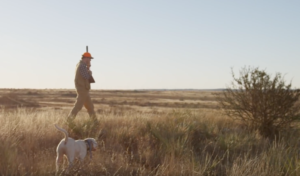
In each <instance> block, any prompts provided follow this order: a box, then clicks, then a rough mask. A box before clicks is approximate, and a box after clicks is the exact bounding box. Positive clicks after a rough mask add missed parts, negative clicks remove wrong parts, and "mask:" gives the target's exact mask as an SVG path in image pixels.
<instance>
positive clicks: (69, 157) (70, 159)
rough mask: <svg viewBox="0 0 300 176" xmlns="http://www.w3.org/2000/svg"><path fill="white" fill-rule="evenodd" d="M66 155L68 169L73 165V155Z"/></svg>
mask: <svg viewBox="0 0 300 176" xmlns="http://www.w3.org/2000/svg"><path fill="white" fill-rule="evenodd" d="M67 157H68V161H69V167H68V171H69V170H70V169H71V168H72V167H73V162H74V159H75V158H74V156H67Z"/></svg>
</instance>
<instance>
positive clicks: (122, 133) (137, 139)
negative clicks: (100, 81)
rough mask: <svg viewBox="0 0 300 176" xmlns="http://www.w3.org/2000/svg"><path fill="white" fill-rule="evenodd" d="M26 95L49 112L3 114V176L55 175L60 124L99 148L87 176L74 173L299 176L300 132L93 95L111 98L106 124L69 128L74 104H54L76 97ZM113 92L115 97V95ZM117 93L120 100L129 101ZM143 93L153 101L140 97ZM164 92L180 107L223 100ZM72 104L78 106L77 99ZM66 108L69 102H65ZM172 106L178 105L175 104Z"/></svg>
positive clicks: (85, 121)
mask: <svg viewBox="0 0 300 176" xmlns="http://www.w3.org/2000/svg"><path fill="white" fill-rule="evenodd" d="M21 91H24V90H17V91H14V92H13V93H14V94H16V95H18V98H21V99H23V100H27V97H28V96H34V97H35V98H32V100H34V101H36V102H39V101H42V100H43V102H44V103H43V106H47V107H40V108H37V109H32V108H16V109H6V108H2V110H1V112H0V124H1V126H0V143H1V145H0V156H1V157H0V175H54V173H55V157H56V153H55V149H56V146H57V144H58V143H59V141H60V140H61V139H62V138H63V135H62V134H61V133H60V132H58V131H57V130H56V129H55V128H54V125H53V124H54V123H58V124H59V125H60V126H62V127H63V128H65V129H67V130H68V132H69V133H70V137H73V138H75V139H80V138H86V137H94V138H96V139H97V141H98V144H99V150H97V151H96V152H95V153H94V154H93V160H92V162H91V163H90V164H89V165H87V166H86V167H84V168H82V169H80V170H79V169H78V167H76V166H75V167H74V169H73V170H72V171H71V172H70V174H69V175H120V176H121V175H150V176H151V175H157V176H158V175H172V176H173V175H218V176H219V175H220V176H222V175H224V176H225V175H226V176H227V175H230V176H240V175H262V176H263V175H266V176H268V175H295V176H296V175H299V174H300V173H299V171H298V170H299V166H300V165H299V163H298V161H299V159H298V139H297V138H298V136H299V131H298V130H294V131H290V132H289V133H282V134H281V136H280V138H278V139H276V140H274V141H270V140H268V139H265V138H263V137H262V136H261V135H260V134H259V133H257V132H255V131H252V132H251V131H247V130H246V129H245V128H244V126H243V125H242V124H240V123H238V122H235V121H233V120H231V119H229V118H228V117H226V116H223V115H222V114H221V113H220V111H219V110H218V109H213V108H211V107H209V108H203V107H201V108H193V107H192V108H191V107H190V106H191V105H190V104H187V105H186V107H182V106H178V107H180V108H169V107H166V106H161V107H159V106H152V107H150V106H145V107H142V106H137V105H136V104H134V105H128V104H127V105H122V104H116V102H123V101H127V102H130V101H132V100H135V98H138V97H139V98H141V101H144V102H152V101H154V100H156V101H157V100H160V99H159V97H157V95H158V93H153V92H151V91H150V92H147V93H145V92H142V93H141V92H139V93H135V92H134V91H132V92H130V91H128V92H123V91H117V93H116V92H113V91H92V94H93V95H94V96H95V97H96V99H100V100H101V99H102V98H104V96H103V97H102V95H103V94H106V97H105V98H104V99H106V101H110V102H111V105H106V104H100V103H96V108H97V109H98V111H97V116H98V121H99V124H98V125H95V124H94V123H93V121H92V120H90V119H89V118H88V115H87V113H86V112H85V110H82V111H81V112H80V113H79V114H78V116H77V118H76V119H75V121H74V123H67V122H66V115H67V114H68V112H69V110H70V106H71V105H72V104H71V105H68V106H63V107H60V105H59V106H58V105H57V104H55V102H54V98H57V100H58V99H61V98H63V99H65V98H67V97H68V96H61V95H62V94H69V93H70V91H69V90H67V91H65V90H61V91H58V90H52V91H46V90H44V91H41V90H30V91H31V92H36V94H31V95H28V94H26V93H25V94H24V93H22V92H21ZM27 92H28V90H27ZM6 93H7V92H6ZM10 93H11V92H10ZM111 94H114V96H111V97H110V96H108V95H111ZM115 94H121V95H122V96H123V97H127V100H124V99H123V97H120V98H118V96H116V95H115ZM126 94H127V95H128V96H125V95H126ZM137 94H138V95H139V96H138V95H137ZM142 94H144V96H145V97H147V98H143V97H140V95H142ZM154 94H155V96H154ZM160 94H162V96H164V99H165V98H166V97H168V96H169V97H172V94H173V95H174V96H179V97H184V98H182V99H184V101H182V100H178V101H179V102H189V101H191V100H190V99H189V98H188V97H190V96H194V97H198V99H197V100H195V99H193V100H192V101H199V102H200V101H201V100H200V99H201V97H205V96H207V97H211V98H212V99H211V100H214V98H213V97H215V96H216V95H212V94H211V92H187V93H186V95H185V94H184V92H161V93H160ZM178 94H179V95H178ZM195 94H199V95H195ZM200 94H202V95H200ZM130 95H131V96H130ZM135 96H136V97H135ZM177 98H178V97H177ZM177 98H176V99H173V100H177ZM170 99H171V98H170ZM50 100H51V101H52V102H50ZM69 100H74V97H70V99H69ZM211 100H210V101H211ZM161 101H163V100H161ZM136 102H137V103H140V102H139V101H136ZM46 103H48V104H46ZM59 103H65V104H68V103H66V102H63V101H61V102H59ZM164 103H166V102H164ZM168 103H174V102H172V101H171V100H169V102H168ZM56 107H60V108H56ZM294 125H297V124H296V123H295V124H294ZM87 159H88V157H87ZM65 164H67V163H65ZM62 175H65V173H64V172H63V173H62Z"/></svg>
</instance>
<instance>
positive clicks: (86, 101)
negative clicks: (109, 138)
mask: <svg viewBox="0 0 300 176" xmlns="http://www.w3.org/2000/svg"><path fill="white" fill-rule="evenodd" d="M83 106H84V107H85V108H86V109H87V111H88V113H89V115H90V117H91V118H96V114H95V111H94V105H93V102H92V100H91V97H90V93H89V91H77V97H76V102H75V105H74V107H73V109H72V110H71V112H70V114H69V115H68V118H72V119H74V118H75V117H76V115H77V113H78V112H79V111H80V110H81V109H82V107H83Z"/></svg>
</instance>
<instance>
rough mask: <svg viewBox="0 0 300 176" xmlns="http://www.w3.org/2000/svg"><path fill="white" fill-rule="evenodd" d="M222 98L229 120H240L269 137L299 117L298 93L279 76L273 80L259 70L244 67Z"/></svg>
mask: <svg viewBox="0 0 300 176" xmlns="http://www.w3.org/2000/svg"><path fill="white" fill-rule="evenodd" d="M232 77H233V82H232V84H231V86H229V87H228V88H227V89H226V90H225V91H224V92H223V96H222V97H221V98H220V104H221V107H222V108H223V109H225V112H226V114H227V115H228V116H229V117H232V118H235V119H238V120H241V121H242V122H243V123H245V124H246V125H247V126H248V127H250V128H251V129H257V130H259V132H260V134H261V135H263V136H266V137H275V136H276V135H277V134H278V133H279V132H280V131H282V130H286V129H288V128H289V127H290V125H291V123H292V122H294V121H296V120H298V119H299V118H300V113H299V109H300V104H299V103H297V101H298V98H299V96H300V91H299V90H292V89H291V86H292V84H291V83H289V84H286V83H285V80H284V78H283V77H282V75H281V74H280V73H276V74H275V76H274V77H273V78H271V76H270V75H269V74H267V73H266V72H265V71H264V70H260V69H259V68H250V67H244V68H242V69H241V70H240V77H239V78H237V77H236V76H235V75H234V73H233V70H232Z"/></svg>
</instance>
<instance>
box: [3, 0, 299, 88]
mask: <svg viewBox="0 0 300 176" xmlns="http://www.w3.org/2000/svg"><path fill="white" fill-rule="evenodd" d="M299 9H300V1H299V0H297V1H296V0H295V1H292V0H289V1H283V0H280V1H279V0H263V1H261V0H251V1H250V0H248V1H240V0H235V1H232V0H222V1H221V0H219V1H210V0H205V1H204V0H195V1H191V0H190V1H189V0H181V1H178V0H151V1H141V0H119V1H115V0H109V1H108V0H106V1H104V0H93V1H91V0H90V1H89V0H85V1H83V0H63V1H62V0H60V1H59V0H51V1H38V0H28V1H23V0H19V1H15V0H10V1H8V0H0V14H1V15H0V22H1V23H0V56H1V59H0V64H1V69H0V78H1V82H0V88H74V76H75V66H76V64H77V63H78V61H79V60H80V58H81V55H82V54H83V53H84V52H85V47H86V45H88V46H89V51H90V52H91V54H92V56H93V57H94V58H95V59H93V60H92V67H91V70H92V71H93V76H94V78H95V80H96V83H95V84H92V88H93V89H148V88H149V89H152V88H168V89H179V88H194V89H209V88H224V87H226V85H228V84H229V83H230V81H231V80H232V78H231V74H230V72H231V70H230V69H231V67H233V68H234V70H235V71H236V73H238V71H239V70H240V68H242V67H243V66H253V67H260V68H262V69H266V71H267V72H268V73H270V74H275V73H276V72H280V73H282V74H285V75H286V76H285V78H286V79H287V80H288V81H290V80H292V83H293V87H294V88H295V87H297V88H299V87H300V58H299V57H300V10H299Z"/></svg>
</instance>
